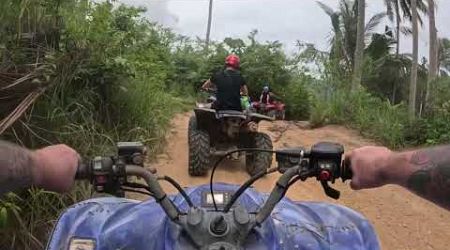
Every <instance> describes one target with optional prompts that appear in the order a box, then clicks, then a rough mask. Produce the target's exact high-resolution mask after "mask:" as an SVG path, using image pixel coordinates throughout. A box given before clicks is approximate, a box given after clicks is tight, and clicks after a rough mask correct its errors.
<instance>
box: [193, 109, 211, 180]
mask: <svg viewBox="0 0 450 250" xmlns="http://www.w3.org/2000/svg"><path fill="white" fill-rule="evenodd" d="M188 144H189V175H191V176H203V175H206V173H207V172H208V168H209V164H210V163H209V161H210V141H209V134H208V133H207V132H205V131H202V130H199V129H198V128H197V119H196V117H195V116H192V117H191V118H190V119H189V128H188Z"/></svg>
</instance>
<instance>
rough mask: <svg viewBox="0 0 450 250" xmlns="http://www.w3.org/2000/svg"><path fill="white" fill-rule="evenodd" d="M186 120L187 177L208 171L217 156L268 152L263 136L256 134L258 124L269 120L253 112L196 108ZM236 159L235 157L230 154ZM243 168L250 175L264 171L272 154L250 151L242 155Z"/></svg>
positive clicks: (267, 138)
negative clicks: (244, 166) (231, 153)
mask: <svg viewBox="0 0 450 250" xmlns="http://www.w3.org/2000/svg"><path fill="white" fill-rule="evenodd" d="M194 112H195V115H194V116H192V117H191V118H190V120H189V128H188V140H189V174H190V175H192V176H202V175H205V174H206V173H207V172H208V169H209V168H210V166H211V164H212V163H213V162H212V161H211V160H212V158H213V157H220V156H223V155H225V154H226V153H228V152H229V151H231V150H236V149H239V148H260V149H267V150H272V141H271V139H270V137H269V136H268V135H267V134H264V133H261V132H258V123H259V122H260V121H262V120H266V121H273V119H272V118H270V117H268V116H264V115H261V114H257V113H250V112H247V111H245V112H241V111H234V110H220V111H217V110H215V109H211V108H205V107H202V106H199V107H198V108H196V109H194ZM233 158H234V159H238V158H239V155H234V156H233ZM245 162H246V169H247V172H248V173H249V174H250V175H252V176H253V175H256V174H258V173H259V172H262V171H266V169H268V168H269V167H270V165H271V163H272V155H271V154H270V153H266V152H252V153H247V154H246V156H245Z"/></svg>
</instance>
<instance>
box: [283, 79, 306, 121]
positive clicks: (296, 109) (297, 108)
mask: <svg viewBox="0 0 450 250" xmlns="http://www.w3.org/2000/svg"><path fill="white" fill-rule="evenodd" d="M313 81H314V80H313V79H312V77H310V76H306V75H299V76H297V77H294V80H292V81H291V82H289V84H288V85H287V86H286V87H284V88H283V92H282V95H283V101H284V102H285V103H286V117H287V118H289V119H293V120H308V118H309V116H310V106H311V104H310V103H311V94H310V93H309V91H308V89H307V86H309V85H310V84H311V82H313Z"/></svg>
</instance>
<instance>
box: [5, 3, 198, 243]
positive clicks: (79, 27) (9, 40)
mask: <svg viewBox="0 0 450 250" xmlns="http://www.w3.org/2000/svg"><path fill="white" fill-rule="evenodd" d="M7 9H8V11H9V12H8V11H7ZM0 10H4V11H2V12H0V21H3V22H2V26H1V27H0V32H1V34H0V49H1V53H0V58H1V59H2V62H3V64H2V65H1V66H0V73H2V72H14V73H17V72H22V71H24V70H33V69H32V68H30V67H29V65H30V64H32V63H33V62H37V63H38V64H39V65H42V64H44V63H45V64H46V65H49V67H50V68H51V70H50V71H46V72H44V73H45V74H41V75H38V76H37V77H36V79H39V84H42V86H46V91H45V93H44V95H42V96H41V97H40V98H39V99H38V101H37V102H35V103H34V104H33V106H32V107H30V109H29V110H28V112H27V113H26V114H25V115H24V116H22V117H21V118H20V119H19V120H17V121H16V122H15V123H14V125H13V126H11V127H10V128H9V129H8V130H7V131H6V132H5V133H4V134H2V139H8V140H10V141H15V142H17V143H18V144H21V145H24V146H26V147H29V148H38V147H42V146H45V145H50V144H55V143H65V144H68V145H70V146H71V147H73V148H75V149H76V150H77V151H78V152H79V153H80V154H81V155H82V156H84V157H92V156H94V155H102V154H105V153H113V152H115V148H114V147H115V143H116V142H117V141H129V140H137V141H142V142H144V143H146V145H147V146H148V147H149V148H150V149H151V150H152V151H153V152H155V151H156V150H158V149H160V148H161V147H160V146H161V144H162V143H163V137H164V134H165V131H166V128H167V125H168V122H169V121H170V118H171V117H172V116H173V114H174V113H175V112H178V111H180V110H185V109H186V107H187V106H189V105H190V104H191V100H190V99H189V98H188V96H186V95H185V96H183V97H182V98H180V96H179V95H178V96H175V95H173V94H172V93H171V91H170V90H168V89H167V86H169V84H167V83H168V82H171V81H172V79H173V78H176V77H174V76H173V75H174V74H176V72H174V71H173V69H171V68H170V67H169V65H171V61H170V57H171V54H170V53H171V51H170V46H171V44H170V43H171V41H170V40H167V37H166V35H167V34H166V33H167V31H165V30H161V29H160V28H158V27H156V26H155V25H153V24H150V23H148V22H147V21H145V20H142V19H141V18H140V13H141V12H142V10H139V9H135V8H127V7H124V6H121V7H117V8H114V7H113V6H112V5H110V4H108V3H101V4H94V3H92V2H90V1H87V0H82V1H79V0H77V1H75V0H69V1H60V0H45V1H37V0H20V1H2V3H0ZM44 16H45V18H43V17H44ZM52 18H53V19H52ZM49 20H64V22H63V23H64V26H54V24H55V23H54V22H53V23H52V22H49ZM4 24H7V25H9V26H8V27H7V26H4ZM58 24H60V23H59V22H58ZM11 27H14V28H11ZM25 28H26V29H25ZM34 31H36V32H38V33H39V34H40V35H42V36H43V37H44V38H52V39H53V40H52V41H54V42H57V44H55V43H51V44H47V43H40V44H33V43H28V42H27V43H22V42H18V41H17V40H16V38H17V37H21V36H22V33H24V32H34ZM26 41H29V40H26ZM43 41H48V40H47V39H43ZM36 45H38V46H40V47H39V48H42V50H36ZM30 46H32V51H34V52H36V53H33V54H29V53H28V52H29V51H30ZM33 46H34V47H33ZM38 52H39V53H38ZM1 83H2V82H1ZM36 83H37V82H35V81H34V82H33V81H27V82H24V83H23V84H22V85H20V86H21V91H30V90H33V89H34V88H36ZM38 87H39V86H38ZM0 94H3V93H2V92H0ZM7 94H9V93H5V95H7ZM1 111H2V112H3V113H2V115H6V114H7V112H8V109H2V110H1ZM88 196H89V191H88V189H87V188H86V187H85V186H83V185H82V184H80V185H78V186H77V187H76V188H74V190H73V192H72V193H70V194H67V195H59V194H54V193H51V192H45V191H42V190H38V189H30V190H26V191H23V192H17V193H16V194H8V195H6V196H5V197H2V199H1V200H0V246H1V247H2V248H3V247H6V248H7V249H42V248H43V247H44V246H45V244H46V240H47V236H48V234H49V232H50V231H51V229H52V226H53V223H54V221H55V220H56V219H57V217H58V214H59V213H60V211H61V210H62V209H64V208H66V207H67V206H70V205H71V204H73V203H74V202H76V201H79V200H81V199H86V198H87V197H88Z"/></svg>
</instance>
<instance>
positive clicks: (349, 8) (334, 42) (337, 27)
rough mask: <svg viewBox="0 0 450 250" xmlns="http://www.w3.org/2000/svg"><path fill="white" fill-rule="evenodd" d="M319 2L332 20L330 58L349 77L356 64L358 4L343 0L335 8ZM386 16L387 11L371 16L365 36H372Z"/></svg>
mask: <svg viewBox="0 0 450 250" xmlns="http://www.w3.org/2000/svg"><path fill="white" fill-rule="evenodd" d="M317 3H318V5H319V6H320V7H321V8H322V9H323V10H324V11H325V13H326V14H327V15H328V16H329V17H330V20H331V25H332V29H333V36H332V37H331V39H330V44H331V49H330V59H332V60H333V61H335V62H336V64H337V66H338V68H339V71H340V72H341V73H342V74H344V75H345V77H349V76H351V75H352V72H353V70H354V66H355V56H354V55H355V53H356V46H357V43H356V40H357V29H358V28H357V23H358V4H356V2H354V1H351V0H341V1H340V3H339V9H338V10H334V9H333V8H331V7H330V6H328V5H326V4H324V3H322V2H317ZM385 16H386V14H385V13H378V14H375V15H374V16H372V17H371V18H370V20H369V21H368V22H367V24H366V25H365V28H364V32H363V34H364V38H366V39H368V38H370V37H371V36H372V34H373V31H374V29H375V28H376V27H377V26H378V24H379V23H380V22H381V20H383V18H384V17H385ZM363 49H364V46H363Z"/></svg>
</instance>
